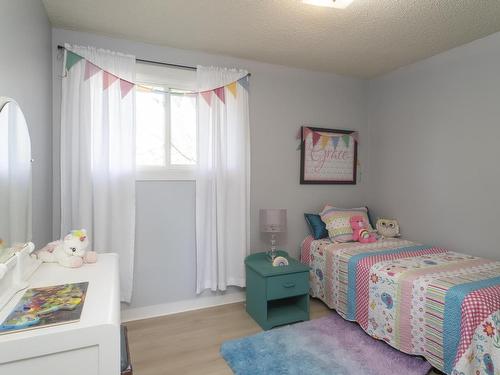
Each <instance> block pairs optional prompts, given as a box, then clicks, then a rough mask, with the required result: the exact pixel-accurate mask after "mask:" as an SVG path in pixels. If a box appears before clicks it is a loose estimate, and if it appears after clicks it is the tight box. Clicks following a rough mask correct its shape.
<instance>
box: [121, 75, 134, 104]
mask: <svg viewBox="0 0 500 375" xmlns="http://www.w3.org/2000/svg"><path fill="white" fill-rule="evenodd" d="M133 87H134V84H133V83H132V82H130V81H125V80H124V79H120V90H121V92H122V99H123V98H124V97H126V96H127V94H128V93H129V92H130V90H132V88H133Z"/></svg>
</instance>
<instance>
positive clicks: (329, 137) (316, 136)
mask: <svg viewBox="0 0 500 375" xmlns="http://www.w3.org/2000/svg"><path fill="white" fill-rule="evenodd" d="M311 133H312V143H313V147H314V146H316V145H317V144H318V142H319V147H320V148H321V149H324V148H325V147H326V146H327V145H328V143H329V142H330V143H331V145H332V148H333V149H334V150H336V149H337V147H338V145H339V142H340V139H342V141H343V143H344V145H345V147H349V144H350V142H351V138H352V139H354V141H355V142H358V141H359V134H358V132H352V133H350V134H338V133H337V134H336V133H331V134H330V133H326V132H324V133H323V132H316V131H313V130H311V129H309V128H308V127H306V126H303V127H302V128H301V129H299V131H298V132H297V139H299V140H300V139H301V136H302V139H306V138H307V137H308V136H309V134H311Z"/></svg>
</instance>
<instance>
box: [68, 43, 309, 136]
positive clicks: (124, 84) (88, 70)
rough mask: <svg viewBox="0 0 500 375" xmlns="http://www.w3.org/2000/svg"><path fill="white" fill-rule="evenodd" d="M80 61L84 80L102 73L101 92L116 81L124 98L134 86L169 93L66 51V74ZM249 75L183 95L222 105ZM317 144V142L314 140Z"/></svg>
mask: <svg viewBox="0 0 500 375" xmlns="http://www.w3.org/2000/svg"><path fill="white" fill-rule="evenodd" d="M80 60H85V73H84V80H85V81H86V80H88V79H89V78H91V77H93V76H94V75H96V74H97V73H98V72H100V71H102V72H103V75H102V87H103V90H106V89H108V88H109V87H110V86H111V85H112V84H113V83H114V82H116V81H117V80H119V81H120V90H121V96H122V98H124V97H125V96H127V94H128V93H129V92H130V91H131V90H132V88H134V86H136V87H137V89H138V90H140V91H144V92H153V91H154V92H158V93H163V94H165V93H169V92H170V91H159V90H154V89H152V88H149V87H146V86H142V85H136V84H135V83H133V82H130V81H127V80H125V79H121V78H120V77H117V76H116V75H114V74H112V73H110V72H108V71H106V70H104V69H101V68H100V67H99V66H97V65H95V64H94V63H92V62H90V61H89V60H87V59H85V58H84V57H83V56H80V55H78V54H76V53H74V52H72V51H69V50H66V64H65V68H66V72H68V71H69V70H70V69H71V68H72V67H73V66H74V65H75V64H76V63H78V62H79V61H80ZM248 77H249V74H247V75H246V76H245V77H243V78H240V79H239V80H237V81H235V82H231V83H229V84H227V85H224V86H221V87H216V88H214V89H212V90H208V91H201V92H187V93H184V94H185V95H192V94H200V95H201V96H202V97H203V99H205V101H206V102H207V104H208V105H209V106H210V105H211V103H212V93H215V95H216V96H217V97H218V98H219V100H220V101H221V102H222V103H224V104H225V103H226V96H225V90H224V89H225V88H226V87H227V89H228V90H229V92H230V93H231V94H232V95H233V97H235V98H236V96H237V94H238V84H240V86H241V87H243V89H245V90H246V91H248V89H249V86H250V83H249V79H248ZM316 142H317V140H316Z"/></svg>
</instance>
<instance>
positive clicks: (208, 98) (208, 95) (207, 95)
mask: <svg viewBox="0 0 500 375" xmlns="http://www.w3.org/2000/svg"><path fill="white" fill-rule="evenodd" d="M200 94H201V96H202V97H203V99H205V101H206V102H207V104H208V106H209V107H210V104H211V103H212V91H202V92H200Z"/></svg>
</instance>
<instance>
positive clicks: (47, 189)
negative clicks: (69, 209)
mask: <svg viewBox="0 0 500 375" xmlns="http://www.w3.org/2000/svg"><path fill="white" fill-rule="evenodd" d="M0 35H1V36H2V46H1V48H0V96H7V97H10V98H13V99H15V100H16V101H17V102H18V103H19V105H20V107H21V109H22V110H23V112H24V115H25V117H26V121H27V122H28V127H29V131H30V136H31V144H32V154H33V158H34V159H35V163H34V164H33V239H34V242H35V243H36V245H37V246H40V245H43V244H45V243H47V242H48V241H50V239H51V232H52V223H51V217H52V204H51V202H52V191H51V190H52V189H51V188H52V152H51V149H52V138H51V136H52V129H51V124H52V111H51V100H52V96H51V88H52V86H51V85H52V81H51V66H52V60H51V53H50V47H51V28H50V25H49V21H48V18H47V15H46V13H45V9H44V7H43V6H42V4H41V2H40V1H33V0H15V1H12V0H0Z"/></svg>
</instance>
